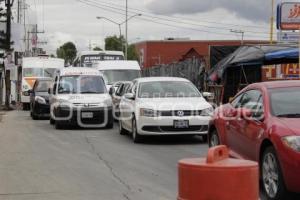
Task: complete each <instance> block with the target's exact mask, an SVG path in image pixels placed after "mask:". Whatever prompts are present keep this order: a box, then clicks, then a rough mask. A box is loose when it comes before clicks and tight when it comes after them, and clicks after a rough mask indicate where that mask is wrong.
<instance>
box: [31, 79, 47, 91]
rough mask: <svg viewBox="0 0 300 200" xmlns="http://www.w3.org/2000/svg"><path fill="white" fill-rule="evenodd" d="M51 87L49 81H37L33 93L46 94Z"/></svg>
mask: <svg viewBox="0 0 300 200" xmlns="http://www.w3.org/2000/svg"><path fill="white" fill-rule="evenodd" d="M50 86H51V81H38V82H37V83H36V86H35V90H34V91H35V92H47V91H48V89H49V88H50Z"/></svg>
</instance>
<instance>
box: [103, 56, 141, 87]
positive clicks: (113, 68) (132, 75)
mask: <svg viewBox="0 0 300 200" xmlns="http://www.w3.org/2000/svg"><path fill="white" fill-rule="evenodd" d="M97 69H98V70H99V71H100V72H101V73H102V74H103V75H104V77H105V81H106V85H107V89H108V90H109V89H110V88H111V86H112V85H113V84H114V83H116V82H120V81H133V80H134V79H136V78H140V77H141V67H140V65H139V63H138V62H137V61H128V60H122V61H121V60H119V61H102V62H98V64H97Z"/></svg>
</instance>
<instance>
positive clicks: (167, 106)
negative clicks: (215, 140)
mask: <svg viewBox="0 0 300 200" xmlns="http://www.w3.org/2000/svg"><path fill="white" fill-rule="evenodd" d="M211 113H212V106H211V105H210V104H209V103H208V102H206V101H205V99H204V98H203V97H202V95H201V93H200V92H199V91H198V89H197V88H196V87H195V86H194V85H193V84H192V83H191V82H190V81H188V80H186V79H183V78H170V77H152V78H151V77H150V78H139V79H136V80H134V81H133V85H132V86H131V88H130V89H129V92H128V93H126V94H125V95H124V96H123V97H122V99H121V102H120V120H119V127H120V134H121V135H123V134H125V133H126V131H129V132H131V133H132V137H133V141H134V142H141V140H142V136H145V135H201V136H203V138H204V139H205V140H206V138H207V131H208V122H209V120H210V114H211Z"/></svg>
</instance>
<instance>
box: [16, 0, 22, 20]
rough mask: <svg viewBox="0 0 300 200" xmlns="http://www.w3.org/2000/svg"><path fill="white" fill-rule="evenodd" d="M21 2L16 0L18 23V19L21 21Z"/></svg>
mask: <svg viewBox="0 0 300 200" xmlns="http://www.w3.org/2000/svg"><path fill="white" fill-rule="evenodd" d="M20 11H21V2H20V0H18V17H17V22H18V24H19V23H20V21H21V16H20V15H21V12H20Z"/></svg>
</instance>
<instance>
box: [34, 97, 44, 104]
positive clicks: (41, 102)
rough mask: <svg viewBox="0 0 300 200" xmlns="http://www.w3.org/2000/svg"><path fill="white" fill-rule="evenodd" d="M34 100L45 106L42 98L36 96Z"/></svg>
mask: <svg viewBox="0 0 300 200" xmlns="http://www.w3.org/2000/svg"><path fill="white" fill-rule="evenodd" d="M34 100H35V101H36V102H38V103H39V104H46V100H45V99H44V98H43V97H40V96H36V97H35V99H34Z"/></svg>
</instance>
